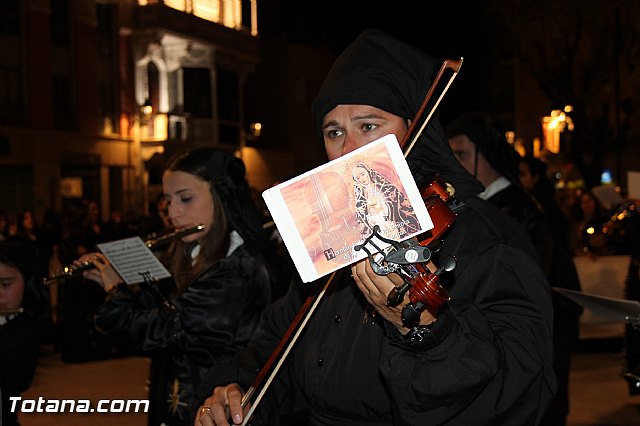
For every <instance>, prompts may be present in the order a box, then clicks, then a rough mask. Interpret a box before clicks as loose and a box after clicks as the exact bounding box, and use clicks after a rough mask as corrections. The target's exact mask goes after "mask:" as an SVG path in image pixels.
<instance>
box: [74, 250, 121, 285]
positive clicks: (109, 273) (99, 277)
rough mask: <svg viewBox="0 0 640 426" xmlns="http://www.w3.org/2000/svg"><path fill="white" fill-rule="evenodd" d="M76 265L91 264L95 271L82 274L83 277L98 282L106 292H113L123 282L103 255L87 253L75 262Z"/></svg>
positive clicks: (89, 270)
mask: <svg viewBox="0 0 640 426" xmlns="http://www.w3.org/2000/svg"><path fill="white" fill-rule="evenodd" d="M73 263H74V264H75V265H82V264H84V263H91V264H92V265H93V266H95V269H88V270H86V271H83V272H82V276H83V277H85V278H86V279H89V280H92V281H95V282H97V283H98V284H100V285H101V286H102V288H104V290H105V291H107V292H108V291H111V290H112V289H113V288H114V287H116V286H117V285H118V284H119V283H121V282H122V279H121V278H120V275H118V273H117V272H116V270H115V269H114V268H113V266H111V263H109V261H108V260H107V258H106V257H104V255H103V254H102V253H87V254H84V255H82V256H81V257H80V258H79V259H77V260H76V261H74V262H73Z"/></svg>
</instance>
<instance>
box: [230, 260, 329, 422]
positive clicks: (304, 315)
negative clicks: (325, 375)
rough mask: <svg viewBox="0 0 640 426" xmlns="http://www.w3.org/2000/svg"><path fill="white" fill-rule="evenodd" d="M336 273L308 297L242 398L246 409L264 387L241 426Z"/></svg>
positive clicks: (249, 416) (259, 399) (253, 409)
mask: <svg viewBox="0 0 640 426" xmlns="http://www.w3.org/2000/svg"><path fill="white" fill-rule="evenodd" d="M336 272H337V271H334V272H333V273H332V274H331V275H329V278H327V280H326V281H325V283H324V285H323V286H321V287H320V286H318V287H317V288H316V290H315V291H314V293H313V294H311V295H310V296H309V297H307V299H306V300H305V302H304V304H303V305H302V307H301V308H300V310H299V311H298V313H297V314H296V316H295V318H294V319H293V321H292V322H291V325H289V328H288V329H287V331H286V332H285V334H284V336H283V337H282V339H281V340H280V342H279V343H278V346H277V347H276V348H275V349H274V351H273V352H272V353H271V356H270V357H269V359H268V360H267V362H266V363H265V365H264V366H263V367H262V369H260V371H259V372H258V375H257V376H256V378H255V380H254V381H253V383H252V384H251V386H250V387H249V389H247V392H246V393H245V394H244V395H243V396H242V401H241V406H242V408H243V409H244V408H245V407H246V406H247V405H248V404H249V402H251V399H252V398H253V395H254V394H255V393H256V390H257V389H258V388H259V387H260V386H262V387H261V388H260V391H259V392H258V394H257V396H256V398H255V401H253V404H252V405H251V408H250V409H249V411H248V412H247V415H246V416H244V417H243V421H242V424H241V426H246V424H247V422H248V421H249V420H250V419H251V416H252V415H253V412H254V411H255V409H256V408H257V407H258V404H260V401H261V400H262V398H263V397H264V395H265V394H266V392H267V389H268V388H269V386H270V385H271V382H272V381H273V380H274V379H275V377H276V375H277V374H278V372H279V371H280V368H281V367H282V364H283V363H284V361H285V359H286V358H287V356H289V352H291V349H292V348H293V346H294V345H295V343H296V341H297V340H298V337H300V334H302V331H303V330H304V328H305V327H306V325H307V322H308V321H309V319H310V318H311V315H312V314H313V312H314V311H315V310H316V308H317V307H318V305H319V304H320V301H321V300H322V298H323V297H324V295H325V293H326V291H327V289H328V288H329V286H330V285H331V283H332V282H333V279H334V278H335V276H336ZM285 345H286V347H285ZM274 363H275V365H274ZM272 366H273V369H272V368H271V367H272ZM268 373H270V374H269V377H268V378H267V380H266V381H265V382H264V384H262V382H263V381H264V379H265V377H266V376H267V374H268Z"/></svg>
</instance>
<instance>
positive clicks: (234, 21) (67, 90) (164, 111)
mask: <svg viewBox="0 0 640 426" xmlns="http://www.w3.org/2000/svg"><path fill="white" fill-rule="evenodd" d="M257 19H258V14H257V1H256V0H250V1H241V0H202V1H200V0H164V1H160V0H155V1H151V0H137V1H136V0H74V1H72V0H27V1H20V0H7V1H2V2H0V51H2V52H3V54H2V55H0V180H1V181H2V182H3V184H2V185H0V210H5V211H7V212H9V213H17V212H19V211H21V210H23V209H25V208H30V209H33V210H34V211H35V212H36V213H37V214H38V215H41V214H42V213H43V212H44V211H45V210H47V209H51V210H54V211H64V209H65V208H66V207H68V206H69V205H72V204H74V203H80V202H82V201H83V200H89V199H91V200H96V201H97V202H98V203H99V204H100V205H101V211H102V215H103V217H102V218H103V219H104V220H106V219H108V216H109V214H110V212H136V213H137V214H142V213H146V212H147V211H148V208H149V205H151V204H153V203H154V201H155V197H156V196H157V195H158V193H159V191H160V177H161V170H162V165H163V164H164V161H165V160H166V159H167V158H168V157H169V156H170V155H173V154H174V153H175V152H177V151H179V150H182V149H188V148H193V147H199V146H215V147H219V148H221V149H225V150H228V151H230V152H236V153H237V154H238V155H241V156H244V157H246V161H250V160H251V158H252V157H259V155H258V156H256V154H255V153H254V150H251V149H248V148H246V140H247V138H248V137H251V136H250V132H251V129H252V128H251V127H250V126H249V124H250V123H247V122H246V120H245V114H244V111H245V105H244V98H245V95H244V87H245V81H246V78H247V76H248V75H249V74H250V73H252V72H254V70H255V67H256V65H257V64H258V63H259V61H260V57H259V56H260V52H259V46H258V38H257V36H258V21H257ZM253 129H254V130H255V125H254V127H253ZM258 175H259V172H258ZM264 179H265V180H266V181H268V180H269V179H271V178H270V177H268V176H266V177H264Z"/></svg>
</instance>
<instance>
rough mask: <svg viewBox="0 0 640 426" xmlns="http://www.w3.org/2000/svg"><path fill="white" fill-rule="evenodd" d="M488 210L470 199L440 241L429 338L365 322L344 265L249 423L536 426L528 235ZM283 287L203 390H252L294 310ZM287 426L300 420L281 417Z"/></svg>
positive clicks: (543, 286)
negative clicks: (447, 257)
mask: <svg viewBox="0 0 640 426" xmlns="http://www.w3.org/2000/svg"><path fill="white" fill-rule="evenodd" d="M512 224H513V221H511V220H509V219H508V218H507V217H506V216H505V215H504V214H502V213H500V212H499V211H498V210H496V209H495V208H494V207H493V206H491V205H490V204H489V203H487V202H485V201H483V200H480V199H476V198H474V197H471V198H470V199H468V200H467V205H466V208H465V209H464V210H463V211H462V212H461V213H460V214H459V215H458V217H457V218H456V221H455V223H454V225H453V227H452V229H451V231H450V232H449V234H448V235H447V236H446V238H445V243H444V248H443V249H442V254H451V255H454V256H455V257H456V258H457V259H458V264H457V267H456V268H455V269H454V270H453V271H452V272H450V273H446V274H444V276H443V278H442V280H443V281H444V285H445V287H447V288H448V290H449V293H450V296H451V299H452V300H451V302H449V304H448V306H447V307H446V309H445V310H444V312H442V313H441V314H440V315H439V317H438V320H437V322H436V325H435V326H434V327H433V328H432V329H431V332H430V334H429V335H428V337H427V338H426V339H425V340H423V341H422V342H420V343H419V344H409V343H408V342H406V341H405V339H403V337H402V336H400V335H399V334H398V333H397V331H396V330H395V328H394V327H391V326H389V325H388V324H385V322H384V321H383V320H382V319H381V318H379V317H376V316H375V315H373V313H372V312H371V310H370V307H369V306H368V305H367V303H366V302H365V300H364V297H363V296H362V294H361V292H360V291H359V290H358V289H357V287H356V286H355V284H354V283H353V280H352V279H351V278H350V270H349V269H348V268H345V269H343V270H342V271H341V272H340V275H339V276H338V278H337V280H338V281H337V282H336V283H335V284H334V285H333V287H332V288H331V289H330V291H329V293H328V294H327V295H326V296H325V298H324V300H323V302H321V303H320V305H319V307H318V309H317V311H316V312H315V314H314V316H313V317H312V319H311V321H310V323H309V324H308V326H307V329H306V330H305V331H304V333H303V335H302V337H301V339H300V341H299V342H298V344H297V345H296V347H295V350H294V352H293V353H292V354H291V355H290V356H289V358H288V359H287V361H286V363H285V364H284V367H283V371H281V372H280V374H279V375H278V376H277V379H276V381H275V382H274V383H273V384H272V385H271V387H270V388H269V391H268V393H267V398H266V402H264V403H263V404H262V405H261V406H259V408H258V410H257V411H256V419H255V421H254V422H253V423H252V424H253V425H254V426H257V425H262V424H268V425H278V424H287V423H286V422H287V421H288V420H289V421H290V420H291V419H295V418H296V415H297V413H305V412H307V413H308V414H309V424H312V425H325V426H326V425H335V426H337V425H341V426H342V425H350V426H360V425H362V426H364V425H420V426H424V425H461V426H466V425H491V426H495V425H535V424H537V423H538V422H539V421H540V419H541V417H542V415H543V413H544V411H545V409H546V407H547V404H548V403H549V401H550V400H551V397H552V395H553V392H554V389H555V378H554V374H553V370H552V335H551V334H552V316H553V315H552V306H551V296H550V294H549V285H548V283H547V281H546V279H545V277H544V275H543V273H542V271H541V269H540V267H539V266H538V264H537V263H536V261H535V260H534V256H535V255H534V250H533V247H532V246H531V244H530V243H529V240H528V238H527V237H526V235H524V233H523V232H522V230H521V229H520V228H518V227H514V226H512ZM300 290H301V288H300V287H299V288H292V289H291V291H290V292H289V293H288V294H287V296H285V298H284V299H283V300H281V301H280V302H279V303H277V304H275V305H273V306H272V307H271V308H270V309H269V310H268V311H267V313H266V314H265V316H264V318H263V321H262V322H261V327H260V329H259V331H258V333H257V334H256V337H255V338H254V339H253V340H252V343H251V344H250V346H249V347H248V348H247V350H245V351H242V352H241V353H239V354H238V357H237V359H236V364H237V365H238V367H239V368H238V369H237V370H229V369H227V368H224V369H220V368H214V369H212V371H211V372H210V373H209V374H208V375H207V377H206V379H205V380H204V381H203V384H202V386H201V390H202V393H201V395H200V397H201V398H204V397H206V396H208V395H210V394H211V390H212V389H213V387H214V385H220V384H224V383H228V382H232V381H237V382H239V383H241V384H242V385H244V386H245V388H246V386H247V385H249V384H251V382H252V380H253V376H254V374H255V369H256V368H259V367H260V366H261V365H262V363H263V362H264V361H265V360H266V359H267V357H268V356H269V354H270V353H271V351H272V350H273V348H274V347H275V345H276V344H277V342H278V340H279V339H280V336H282V335H283V334H284V331H285V330H286V328H287V326H288V325H289V323H290V322H291V320H292V319H293V317H294V315H295V314H296V312H297V309H298V307H299V306H300V303H301V302H302V300H303V298H301V297H300V294H299V293H300ZM290 424H303V423H300V422H299V421H297V420H296V421H291V423H290Z"/></svg>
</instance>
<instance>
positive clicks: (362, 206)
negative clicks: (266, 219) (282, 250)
mask: <svg viewBox="0 0 640 426" xmlns="http://www.w3.org/2000/svg"><path fill="white" fill-rule="evenodd" d="M262 195H263V198H264V200H265V202H266V204H267V207H268V209H269V211H270V213H271V216H272V217H273V219H274V222H275V223H276V226H277V227H278V231H279V232H280V234H281V236H282V238H283V240H284V243H285V245H286V247H287V249H288V251H289V254H290V255H291V257H292V259H293V262H294V264H295V266H296V269H297V270H298V273H299V274H300V276H301V278H302V280H303V281H304V282H309V281H313V280H315V279H318V278H320V277H322V276H324V275H327V274H329V273H331V272H333V271H335V270H337V269H339V268H342V267H344V266H347V265H350V264H352V263H354V262H356V261H359V260H361V259H363V258H365V257H366V253H365V252H364V251H363V250H359V251H356V250H355V249H354V247H355V246H357V245H358V244H361V243H362V242H363V241H364V240H365V238H366V237H368V236H370V235H371V234H372V231H373V228H374V226H376V225H377V226H378V227H379V229H380V232H379V233H380V235H382V236H383V237H384V238H388V239H391V240H394V241H403V240H406V239H409V238H411V237H413V236H416V235H419V234H422V233H424V232H426V231H428V230H430V229H432V228H433V223H432V221H431V218H430V217H429V213H428V211H427V208H426V206H425V203H424V201H423V200H422V197H421V195H420V192H419V190H418V188H417V186H416V184H415V181H414V180H413V176H412V175H411V172H410V171H409V166H408V165H407V162H406V160H405V158H404V155H403V153H402V151H401V149H400V147H399V145H398V141H397V139H396V138H395V136H393V135H387V136H385V137H383V138H381V139H379V140H377V141H375V142H372V143H370V144H368V145H365V146H363V147H361V148H359V149H357V150H355V151H353V152H350V153H349V154H346V155H344V156H342V157H340V158H338V159H336V160H333V161H331V162H329V163H327V164H324V165H322V166H320V167H318V168H316V169H313V170H311V171H309V172H306V173H304V174H302V175H300V176H298V177H295V178H293V179H291V180H289V181H287V182H284V183H282V184H280V185H277V186H275V187H274V188H271V189H268V190H267V191H265V192H264V193H263V194H262ZM374 241H375V242H376V244H377V245H378V246H379V247H381V248H385V247H388V245H389V244H388V243H385V242H383V241H381V240H378V239H375V238H374ZM370 248H371V247H370Z"/></svg>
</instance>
